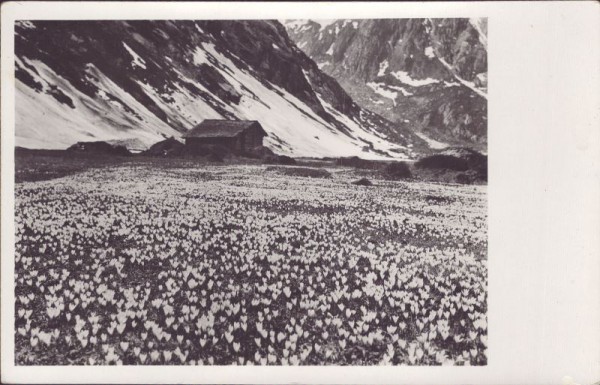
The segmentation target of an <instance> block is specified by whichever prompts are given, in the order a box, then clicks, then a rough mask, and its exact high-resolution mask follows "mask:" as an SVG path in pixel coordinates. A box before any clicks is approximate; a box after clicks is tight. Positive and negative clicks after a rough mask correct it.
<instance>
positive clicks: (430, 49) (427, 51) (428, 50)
mask: <svg viewBox="0 0 600 385" xmlns="http://www.w3.org/2000/svg"><path fill="white" fill-rule="evenodd" d="M425 56H427V57H428V58H430V59H433V58H434V57H435V54H434V53H433V47H427V48H425Z"/></svg>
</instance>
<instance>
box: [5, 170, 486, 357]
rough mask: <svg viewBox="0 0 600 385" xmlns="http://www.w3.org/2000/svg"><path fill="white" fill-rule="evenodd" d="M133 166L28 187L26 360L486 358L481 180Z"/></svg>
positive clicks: (21, 203) (20, 193)
mask: <svg viewBox="0 0 600 385" xmlns="http://www.w3.org/2000/svg"><path fill="white" fill-rule="evenodd" d="M329 171H330V172H331V174H332V177H331V178H314V179H313V178H306V177H299V176H288V175H281V174H280V173H274V172H269V171H267V170H266V167H265V166H262V165H254V166H251V165H227V166H202V167H180V168H177V167H173V168H157V167H151V166H149V165H144V164H140V165H135V164H127V165H124V166H110V167H104V168H96V169H89V170H87V171H84V172H81V173H79V174H75V175H68V176H65V177H62V178H57V179H52V180H45V181H38V182H23V183H18V184H17V185H16V187H15V189H16V190H15V198H16V213H15V214H16V220H15V227H16V254H15V280H16V288H15V295H16V303H15V356H16V363H17V364H20V365H114V364H123V365H142V364H146V365H181V364H192V365H231V364H237V365H328V364H331V365H350V364H352V365H385V364H388V365H398V364H402V365H442V364H446V365H448V364H449V365H485V364H486V362H487V358H486V349H487V322H486V313H487V201H486V187H485V186H458V185H443V184H433V183H424V182H398V181H386V180H380V179H376V178H374V179H373V186H372V187H363V186H355V185H352V184H351V183H350V182H351V181H352V180H353V179H352V178H354V177H355V175H353V174H352V173H353V171H352V170H351V169H346V168H333V169H331V170H329Z"/></svg>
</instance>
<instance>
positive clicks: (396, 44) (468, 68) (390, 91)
mask: <svg viewBox="0 0 600 385" xmlns="http://www.w3.org/2000/svg"><path fill="white" fill-rule="evenodd" d="M282 22H283V23H284V24H285V26H286V29H287V31H288V34H289V35H290V37H291V38H292V39H293V40H294V41H295V42H296V44H297V45H298V47H299V48H301V49H302V50H303V51H304V52H306V53H307V55H308V56H310V57H311V58H312V59H313V60H314V61H315V62H316V63H317V64H318V66H319V68H320V69H321V70H322V71H323V72H325V73H327V74H329V75H331V76H333V77H334V78H335V79H337V80H338V82H339V83H340V84H341V85H342V86H343V87H344V89H345V90H346V91H347V92H348V93H349V94H350V96H351V97H352V98H353V99H354V100H355V101H356V102H357V103H358V104H360V105H361V106H362V107H365V108H367V109H369V110H371V111H373V112H376V113H377V114H380V115H381V116H384V117H385V118H387V119H389V120H392V121H394V122H396V123H398V124H399V125H401V126H402V127H405V128H409V129H414V130H415V132H416V133H417V134H418V135H420V136H421V137H422V138H424V139H426V140H427V141H428V142H429V144H430V146H431V147H433V148H443V147H445V146H446V145H449V144H452V145H468V146H473V147H476V148H478V149H480V150H485V148H486V146H487V94H486V92H487V20H486V19H378V20H372V19H371V20H367V19H365V20H327V21H319V20H316V21H313V20H285V21H282ZM434 139H435V140H434Z"/></svg>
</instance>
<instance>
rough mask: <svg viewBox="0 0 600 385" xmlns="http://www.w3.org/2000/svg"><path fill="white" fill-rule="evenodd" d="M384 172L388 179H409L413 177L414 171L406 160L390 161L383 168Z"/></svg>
mask: <svg viewBox="0 0 600 385" xmlns="http://www.w3.org/2000/svg"><path fill="white" fill-rule="evenodd" d="M383 174H384V176H385V177H386V178H387V179H393V180H398V179H407V178H411V177H412V172H411V171H410V167H408V164H406V163H404V162H393V163H389V164H387V165H386V166H385V168H384V169H383Z"/></svg>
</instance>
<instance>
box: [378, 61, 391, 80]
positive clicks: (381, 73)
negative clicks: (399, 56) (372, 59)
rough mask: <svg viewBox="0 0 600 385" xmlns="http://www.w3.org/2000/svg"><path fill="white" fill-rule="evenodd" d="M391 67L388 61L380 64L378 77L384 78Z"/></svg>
mask: <svg viewBox="0 0 600 385" xmlns="http://www.w3.org/2000/svg"><path fill="white" fill-rule="evenodd" d="M389 65H390V63H389V62H388V61H387V59H386V60H384V61H382V62H381V63H379V72H377V76H384V75H385V71H386V70H387V69H388V67H389Z"/></svg>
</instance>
